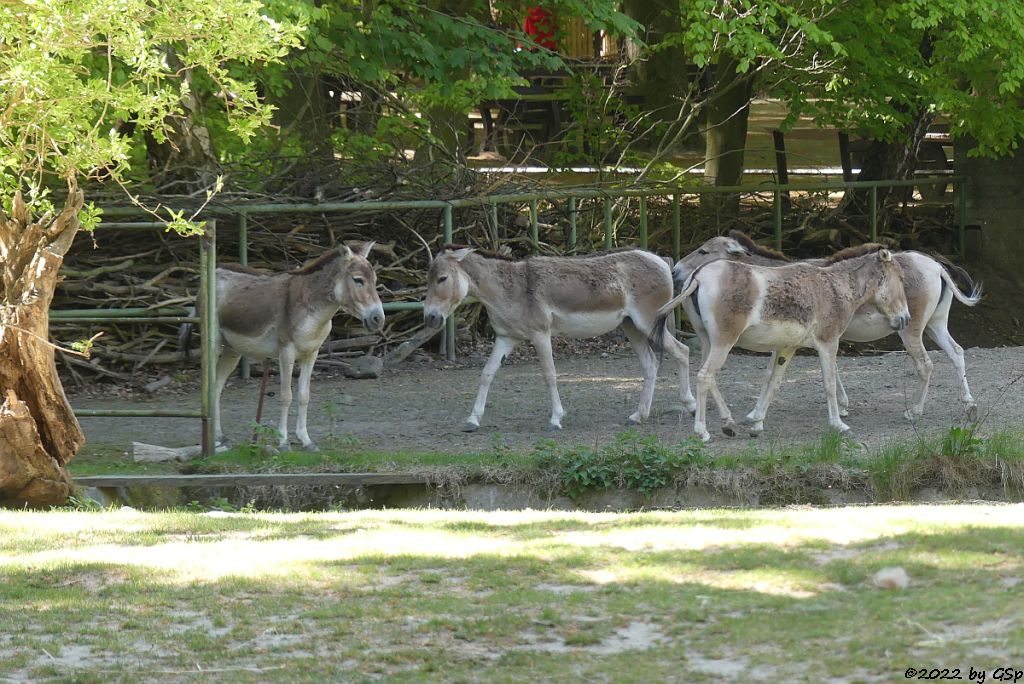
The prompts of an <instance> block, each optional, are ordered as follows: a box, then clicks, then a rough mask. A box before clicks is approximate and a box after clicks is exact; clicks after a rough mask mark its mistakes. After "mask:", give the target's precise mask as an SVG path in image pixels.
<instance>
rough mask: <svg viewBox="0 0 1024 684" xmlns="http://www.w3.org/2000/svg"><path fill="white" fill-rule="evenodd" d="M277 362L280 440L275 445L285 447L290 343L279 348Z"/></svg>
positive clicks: (291, 357)
mask: <svg viewBox="0 0 1024 684" xmlns="http://www.w3.org/2000/svg"><path fill="white" fill-rule="evenodd" d="M277 364H278V368H277V370H278V372H279V373H280V374H281V392H280V394H281V420H280V421H278V424H277V430H278V432H279V433H280V440H279V441H278V443H277V446H278V448H279V449H287V448H288V409H289V408H291V405H292V369H293V368H294V367H295V349H294V348H293V347H292V346H291V345H288V346H286V347H283V348H282V349H281V352H280V354H278V357H277Z"/></svg>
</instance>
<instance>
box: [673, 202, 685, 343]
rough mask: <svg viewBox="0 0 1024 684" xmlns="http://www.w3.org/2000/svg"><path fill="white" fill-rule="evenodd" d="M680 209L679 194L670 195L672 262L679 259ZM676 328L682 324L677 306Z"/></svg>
mask: <svg viewBox="0 0 1024 684" xmlns="http://www.w3.org/2000/svg"><path fill="white" fill-rule="evenodd" d="M680 223H681V221H680V211H679V194H678V193H676V194H674V195H672V262H673V264H674V263H675V262H677V261H679V256H680V251H681V249H682V247H681V244H680V243H681V239H680V238H681V236H680V233H681V230H680V228H681V226H680ZM675 317H676V330H678V329H679V326H680V325H682V322H683V321H682V316H681V315H680V313H679V307H678V306H677V307H676V311H675Z"/></svg>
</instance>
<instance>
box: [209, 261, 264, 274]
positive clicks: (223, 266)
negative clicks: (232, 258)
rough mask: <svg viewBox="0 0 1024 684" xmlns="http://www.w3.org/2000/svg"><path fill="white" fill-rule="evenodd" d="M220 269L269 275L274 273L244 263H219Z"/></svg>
mask: <svg viewBox="0 0 1024 684" xmlns="http://www.w3.org/2000/svg"><path fill="white" fill-rule="evenodd" d="M217 268H218V269H222V270H225V271H231V272H232V273H246V274H248V275H257V276H267V275H274V274H273V273H272V272H271V271H265V270H263V269H259V268H252V267H251V266H243V265H242V264H234V263H228V264H217Z"/></svg>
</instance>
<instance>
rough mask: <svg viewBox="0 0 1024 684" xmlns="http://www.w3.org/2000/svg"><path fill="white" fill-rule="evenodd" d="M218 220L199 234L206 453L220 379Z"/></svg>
mask: <svg viewBox="0 0 1024 684" xmlns="http://www.w3.org/2000/svg"><path fill="white" fill-rule="evenodd" d="M216 269H217V222H216V221H215V220H211V221H207V223H206V231H205V233H204V234H203V236H202V237H200V238H199V291H200V300H201V304H202V305H201V306H200V307H199V308H200V309H201V311H202V322H201V325H202V328H201V331H202V342H203V348H202V357H201V368H202V378H201V384H202V414H203V417H202V449H203V455H204V456H212V455H213V453H214V440H215V435H214V431H213V426H214V425H215V423H216V416H217V404H216V402H214V400H213V388H214V385H215V384H216V382H217V350H216V344H217V288H216V281H215V279H216V277H217V276H216Z"/></svg>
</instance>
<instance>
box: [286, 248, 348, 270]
mask: <svg viewBox="0 0 1024 684" xmlns="http://www.w3.org/2000/svg"><path fill="white" fill-rule="evenodd" d="M340 258H341V252H339V251H338V250H337V249H330V250H327V251H326V252H324V253H323V254H322V255H321V256H319V257H317V258H316V259H314V260H313V261H310V262H309V263H308V264H305V265H304V266H300V267H299V268H296V269H294V270H292V271H289V272H290V273H291V274H292V275H309V274H310V273H316V272H317V271H320V270H323V269H325V268H327V266H328V265H330V264H332V263H333V262H334V261H335V260H336V259H340Z"/></svg>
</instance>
